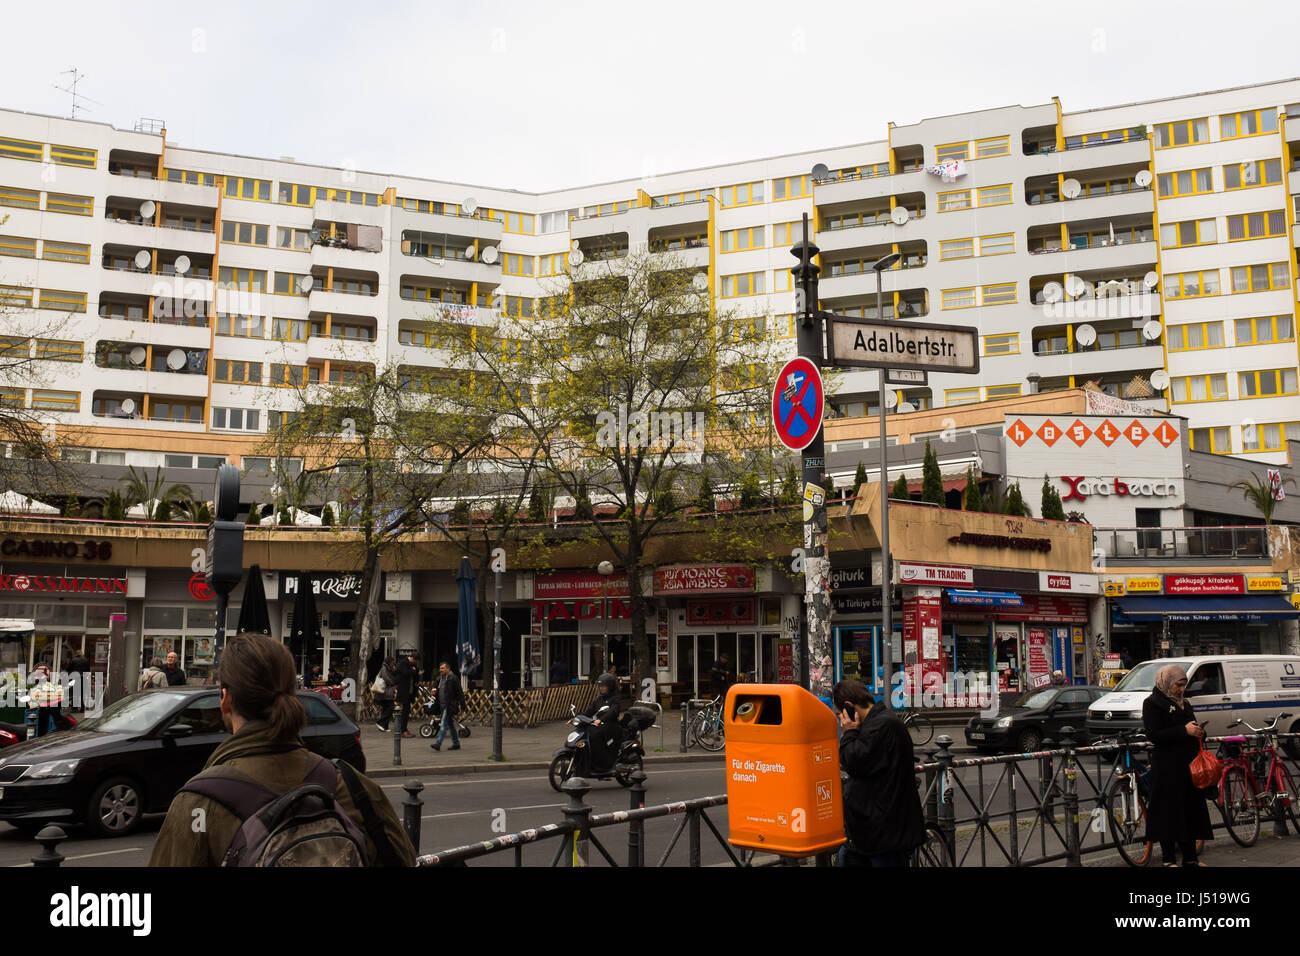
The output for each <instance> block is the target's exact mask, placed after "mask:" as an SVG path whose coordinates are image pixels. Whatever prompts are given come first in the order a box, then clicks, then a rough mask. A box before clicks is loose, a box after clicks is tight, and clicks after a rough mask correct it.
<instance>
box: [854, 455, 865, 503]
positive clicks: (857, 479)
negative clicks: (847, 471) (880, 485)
mask: <svg viewBox="0 0 1300 956" xmlns="http://www.w3.org/2000/svg"><path fill="white" fill-rule="evenodd" d="M867 480H868V479H867V466H866V465H864V464H863V463H862V462H858V470H857V471H855V472H854V473H853V497H854V498H856V497H857V496H858V491H859V490H861V488H862V486H863V485H865V484H866V483H867Z"/></svg>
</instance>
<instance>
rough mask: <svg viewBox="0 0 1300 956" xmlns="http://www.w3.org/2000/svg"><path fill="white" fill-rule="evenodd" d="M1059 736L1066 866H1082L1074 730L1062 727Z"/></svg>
mask: <svg viewBox="0 0 1300 956" xmlns="http://www.w3.org/2000/svg"><path fill="white" fill-rule="evenodd" d="M1061 736H1063V737H1064V738H1065V767H1064V770H1065V772H1064V774H1063V776H1064V777H1065V789H1064V793H1063V794H1062V796H1061V802H1062V804H1063V805H1064V807H1065V852H1066V853H1067V854H1068V855H1069V862H1068V863H1067V864H1066V866H1083V854H1082V853H1081V852H1080V850H1079V793H1078V790H1077V787H1078V769H1077V767H1076V765H1075V762H1074V746H1075V744H1074V728H1073V727H1062V728H1061Z"/></svg>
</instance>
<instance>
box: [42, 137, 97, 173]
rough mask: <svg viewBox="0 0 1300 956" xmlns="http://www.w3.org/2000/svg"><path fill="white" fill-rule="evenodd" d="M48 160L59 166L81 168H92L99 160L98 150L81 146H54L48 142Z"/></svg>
mask: <svg viewBox="0 0 1300 956" xmlns="http://www.w3.org/2000/svg"><path fill="white" fill-rule="evenodd" d="M50 162H52V163H58V164H59V165H60V166H80V167H81V168H82V169H94V168H95V166H96V164H97V163H98V162H99V150H96V149H87V148H85V147H83V146H55V145H54V144H53V143H51V144H50Z"/></svg>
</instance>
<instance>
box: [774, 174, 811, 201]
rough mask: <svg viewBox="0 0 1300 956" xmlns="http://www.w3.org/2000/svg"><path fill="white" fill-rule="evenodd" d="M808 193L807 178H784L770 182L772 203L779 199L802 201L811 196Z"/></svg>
mask: <svg viewBox="0 0 1300 956" xmlns="http://www.w3.org/2000/svg"><path fill="white" fill-rule="evenodd" d="M811 195H812V193H810V192H809V191H808V177H807V176H786V177H785V178H783V179H774V180H772V201H773V202H775V201H777V200H780V199H802V198H803V197H804V196H811Z"/></svg>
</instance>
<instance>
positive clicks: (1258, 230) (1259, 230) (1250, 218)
mask: <svg viewBox="0 0 1300 956" xmlns="http://www.w3.org/2000/svg"><path fill="white" fill-rule="evenodd" d="M1285 235H1286V210H1285V209H1275V210H1273V211H1272V212H1250V213H1242V214H1241V215H1237V216H1229V217H1228V241H1229V242H1236V241H1237V240H1239V239H1266V238H1268V237H1270V236H1285Z"/></svg>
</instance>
